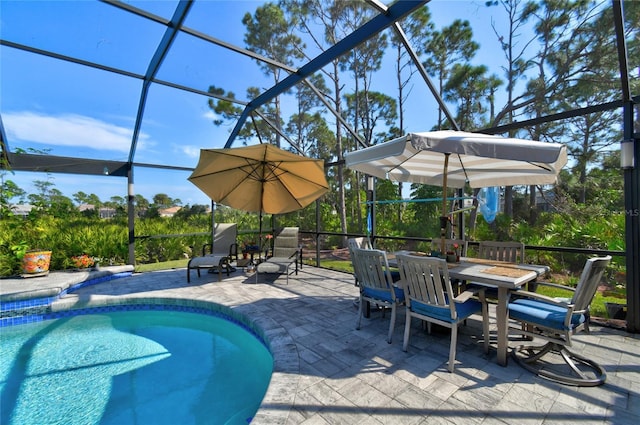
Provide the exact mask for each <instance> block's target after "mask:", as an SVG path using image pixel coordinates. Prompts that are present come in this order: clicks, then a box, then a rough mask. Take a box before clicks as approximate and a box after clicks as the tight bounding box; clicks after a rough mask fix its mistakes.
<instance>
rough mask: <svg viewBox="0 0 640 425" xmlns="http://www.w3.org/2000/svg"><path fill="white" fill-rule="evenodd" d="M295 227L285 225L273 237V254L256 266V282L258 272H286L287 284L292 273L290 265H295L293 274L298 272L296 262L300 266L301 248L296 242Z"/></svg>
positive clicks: (296, 229) (296, 233)
mask: <svg viewBox="0 0 640 425" xmlns="http://www.w3.org/2000/svg"><path fill="white" fill-rule="evenodd" d="M298 231H299V229H298V228H297V227H285V228H283V229H282V231H281V232H280V234H278V236H276V237H275V238H274V239H273V255H272V256H271V257H269V258H267V259H266V260H265V261H263V262H261V263H260V264H258V266H257V267H256V283H258V275H259V274H260V273H286V274H287V284H288V283H289V275H290V274H292V273H293V271H290V267H291V266H292V265H295V274H296V275H297V274H298V264H300V267H302V248H301V247H300V244H299V242H298Z"/></svg>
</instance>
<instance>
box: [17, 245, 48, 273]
mask: <svg viewBox="0 0 640 425" xmlns="http://www.w3.org/2000/svg"><path fill="white" fill-rule="evenodd" d="M50 262H51V251H28V252H27V253H25V254H24V257H23V258H22V273H23V276H24V277H31V276H44V275H46V274H47V273H49V263H50Z"/></svg>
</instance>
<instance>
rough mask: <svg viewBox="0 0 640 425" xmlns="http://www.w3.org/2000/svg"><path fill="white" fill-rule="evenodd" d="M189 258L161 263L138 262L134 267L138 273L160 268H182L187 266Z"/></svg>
mask: <svg viewBox="0 0 640 425" xmlns="http://www.w3.org/2000/svg"><path fill="white" fill-rule="evenodd" d="M188 262H189V259H186V258H185V259H182V260H172V261H163V262H161V263H149V264H137V265H136V266H135V268H134V270H135V272H136V273H144V272H154V271H158V270H170V269H180V268H183V267H187V263H188Z"/></svg>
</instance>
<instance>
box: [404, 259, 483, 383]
mask: <svg viewBox="0 0 640 425" xmlns="http://www.w3.org/2000/svg"><path fill="white" fill-rule="evenodd" d="M397 258H398V268H399V269H400V275H401V276H402V282H403V283H404V289H405V296H406V303H407V310H406V315H407V318H406V320H405V327H404V342H403V345H402V350H403V351H407V348H408V346H409V337H410V333H411V319H412V318H413V317H416V318H418V319H420V320H423V321H425V322H427V332H429V333H431V323H436V324H438V325H441V326H444V327H447V328H449V329H451V343H450V346H449V367H448V369H449V372H453V371H454V367H455V360H456V344H457V339H458V326H459V325H460V324H461V323H462V322H464V321H465V320H466V319H467V318H469V316H471V315H472V314H477V313H480V314H482V333H483V340H484V352H485V353H488V352H489V315H488V308H487V303H486V301H485V299H484V291H483V290H482V289H478V291H465V292H463V293H461V294H459V295H458V296H456V297H452V296H451V295H452V294H453V290H452V288H451V281H450V280H449V269H448V267H447V262H446V261H445V260H444V259H442V258H436V257H418V256H411V255H405V254H400V255H398V257H397ZM476 293H477V294H478V296H479V300H477V299H475V298H472V297H473V296H474V295H476Z"/></svg>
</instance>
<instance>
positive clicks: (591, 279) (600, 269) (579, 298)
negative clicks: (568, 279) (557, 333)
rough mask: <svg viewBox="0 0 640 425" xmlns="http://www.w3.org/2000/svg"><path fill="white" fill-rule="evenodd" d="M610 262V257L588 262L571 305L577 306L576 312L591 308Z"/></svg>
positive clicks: (593, 259)
mask: <svg viewBox="0 0 640 425" xmlns="http://www.w3.org/2000/svg"><path fill="white" fill-rule="evenodd" d="M609 262H611V256H610V255H607V256H606V257H596V258H590V259H588V260H587V262H586V263H585V265H584V268H583V269H582V275H580V280H579V281H578V286H576V291H575V292H574V293H573V297H572V298H571V304H573V305H574V306H575V307H574V311H576V312H579V311H584V310H586V309H587V308H588V307H589V304H591V301H592V300H593V296H594V295H595V294H596V290H597V289H598V285H599V284H600V280H601V279H602V275H603V274H604V271H605V269H606V268H607V266H608V265H609Z"/></svg>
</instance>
